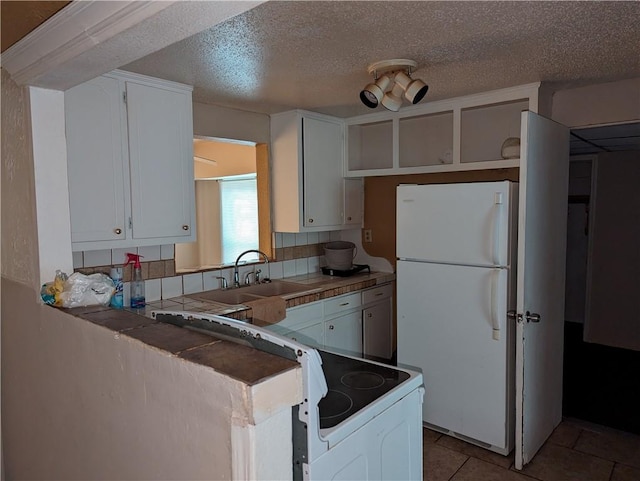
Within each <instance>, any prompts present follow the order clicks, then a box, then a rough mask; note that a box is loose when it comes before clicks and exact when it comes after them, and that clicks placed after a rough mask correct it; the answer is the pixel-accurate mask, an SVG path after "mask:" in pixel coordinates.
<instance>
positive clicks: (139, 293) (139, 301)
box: [124, 252, 145, 309]
mask: <svg viewBox="0 0 640 481" xmlns="http://www.w3.org/2000/svg"><path fill="white" fill-rule="evenodd" d="M126 255H127V262H125V263H124V265H125V266H127V265H129V264H132V263H133V277H132V278H131V292H130V296H129V297H130V299H131V308H132V309H139V308H141V307H144V306H145V301H144V279H143V278H142V266H141V265H140V258H141V257H142V256H141V255H138V254H132V253H130V252H127V254H126Z"/></svg>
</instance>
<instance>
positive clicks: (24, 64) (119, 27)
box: [2, 0, 175, 85]
mask: <svg viewBox="0 0 640 481" xmlns="http://www.w3.org/2000/svg"><path fill="white" fill-rule="evenodd" d="M174 3H175V2H172V1H162V2H159V1H136V2H105V1H89V0H87V1H81V2H72V3H70V4H69V5H68V6H66V7H65V8H63V9H62V10H60V11H59V12H58V13H56V14H55V15H54V16H53V17H51V18H50V19H49V20H47V21H46V22H44V23H43V24H42V25H40V26H39V27H38V28H36V29H35V30H33V31H32V32H31V33H29V34H28V35H27V36H25V37H24V38H23V39H22V40H20V41H19V42H17V43H16V44H15V45H13V46H11V47H10V48H8V49H7V50H6V51H5V52H4V53H3V54H2V67H3V68H4V69H6V70H7V72H9V74H10V75H11V77H12V78H13V80H14V81H15V82H16V83H17V84H19V85H35V84H36V80H37V79H38V77H39V76H41V75H42V74H44V73H46V72H49V71H51V70H53V69H55V68H56V67H58V66H60V65H63V64H64V63H65V62H68V61H69V60H71V59H74V58H76V57H77V56H78V55H80V54H82V53H84V52H86V51H88V50H90V49H91V48H93V47H95V46H96V45H97V44H100V43H102V42H104V41H106V40H108V39H110V38H112V37H113V36H115V35H117V34H119V33H121V32H123V31H124V30H127V29H129V28H131V27H133V26H135V25H137V24H139V23H140V22H142V21H144V20H146V19H148V18H149V17H152V16H153V15H155V14H157V13H158V12H160V11H162V10H164V9H165V8H167V7H169V6H171V5H172V4H174Z"/></svg>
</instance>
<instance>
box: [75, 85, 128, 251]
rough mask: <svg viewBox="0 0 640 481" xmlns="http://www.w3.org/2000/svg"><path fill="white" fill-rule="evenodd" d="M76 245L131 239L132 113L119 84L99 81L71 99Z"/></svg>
mask: <svg viewBox="0 0 640 481" xmlns="http://www.w3.org/2000/svg"><path fill="white" fill-rule="evenodd" d="M64 100H65V123H66V126H65V127H66V135H67V173H68V177H69V204H70V206H69V207H70V212H71V241H72V242H73V243H78V242H96V241H122V240H124V239H126V238H127V229H126V226H127V221H128V218H127V212H128V210H129V205H130V197H129V188H128V185H127V184H126V183H125V182H126V179H128V173H126V171H127V169H128V165H129V161H128V151H127V145H126V143H123V138H126V129H127V127H126V124H127V119H126V111H125V106H124V102H123V97H122V93H121V91H120V85H119V81H118V79H115V78H111V77H98V78H96V79H93V80H91V81H90V82H86V83H83V84H81V85H78V86H77V87H74V88H73V89H71V90H69V91H67V92H66V93H65V98H64Z"/></svg>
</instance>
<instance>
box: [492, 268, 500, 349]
mask: <svg viewBox="0 0 640 481" xmlns="http://www.w3.org/2000/svg"><path fill="white" fill-rule="evenodd" d="M499 276H500V269H493V270H492V272H491V327H492V329H493V339H494V340H496V341H499V340H500V316H499V315H498V306H497V304H498V299H496V297H497V295H498V279H499Z"/></svg>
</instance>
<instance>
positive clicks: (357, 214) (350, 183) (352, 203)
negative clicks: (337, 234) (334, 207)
mask: <svg viewBox="0 0 640 481" xmlns="http://www.w3.org/2000/svg"><path fill="white" fill-rule="evenodd" d="M363 196H364V186H363V182H362V179H344V223H345V224H348V225H362V218H363V216H362V212H363V209H364V206H363V201H364V199H363Z"/></svg>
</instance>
